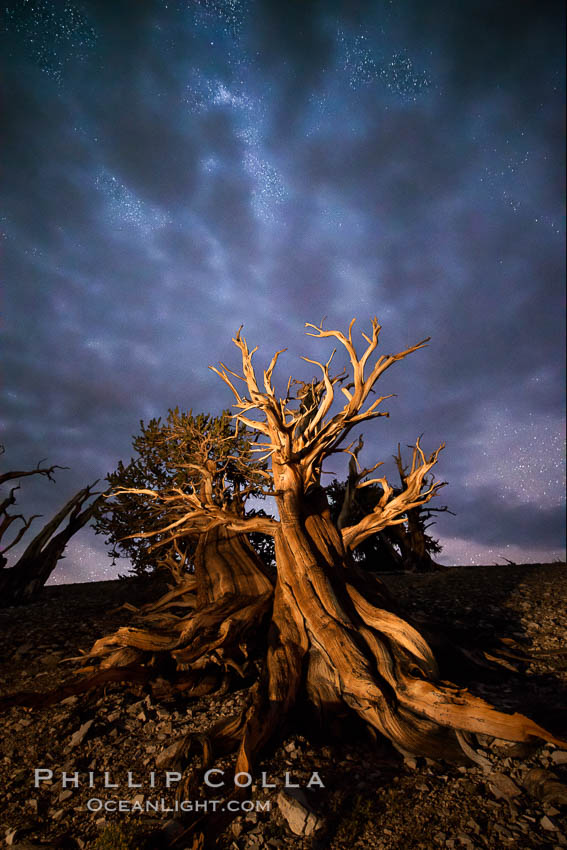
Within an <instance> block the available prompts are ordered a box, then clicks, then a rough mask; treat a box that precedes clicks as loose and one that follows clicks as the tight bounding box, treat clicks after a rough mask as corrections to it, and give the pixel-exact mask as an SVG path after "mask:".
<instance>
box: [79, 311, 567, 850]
mask: <svg viewBox="0 0 567 850" xmlns="http://www.w3.org/2000/svg"><path fill="white" fill-rule="evenodd" d="M353 324H354V320H353V322H351V324H350V326H349V328H348V331H347V333H346V334H343V333H342V332H340V331H337V330H324V329H323V327H322V325H321V326H319V327H317V326H314V325H307V327H309V328H310V329H311V330H310V334H309V335H310V336H314V337H316V338H319V339H327V338H328V339H332V340H335V341H337V342H338V343H339V345H340V347H341V348H342V349H343V350H344V352H345V353H346V355H347V357H348V361H349V362H350V368H351V372H352V374H351V384H349V385H346V386H341V384H343V382H344V380H345V378H344V376H343V373H341V374H339V375H332V374H331V372H330V364H331V361H332V358H333V355H334V353H335V352H333V354H332V355H331V357H329V359H328V360H327V361H326V362H318V361H313V360H308V359H307V358H304V359H306V360H308V362H310V363H314V364H315V365H316V366H318V368H319V369H320V370H321V374H322V379H321V380H320V381H313V382H311V383H305V382H295V383H296V384H297V383H299V390H298V391H296V392H295V394H294V395H293V396H292V395H290V388H291V386H292V380H291V379H290V381H289V382H288V389H287V393H286V395H285V397H283V398H281V397H279V396H278V395H276V391H275V389H274V386H273V383H272V373H273V370H274V368H275V366H276V363H277V360H278V357H279V355H280V354H281V353H282V352H277V353H276V354H275V355H274V357H273V358H272V360H271V362H270V364H269V366H268V367H267V369H266V370H265V371H263V373H262V379H261V382H260V381H259V380H258V376H257V373H256V370H255V368H254V366H253V364H252V357H253V354H254V352H255V351H256V349H253V350H252V351H250V350H249V348H248V345H247V342H246V340H245V338H244V337H243V336H242V335H241V334H240V331H239V332H238V333H237V335H236V337H235V338H234V340H233V341H234V343H235V345H236V347H237V348H238V350H239V352H240V355H241V360H242V371H241V372H236V371H233V370H231V369H228V368H227V367H226V366H224V365H223V364H221V368H220V369H214V371H215V372H217V374H218V375H220V377H221V378H222V379H223V380H224V382H225V383H226V384H227V385H228V386H229V388H230V389H231V391H232V392H233V393H234V395H235V398H236V403H235V407H236V408H237V410H238V413H237V414H236V419H237V421H238V422H240V423H241V424H243V425H244V426H246V427H247V428H248V429H250V430H251V431H252V432H253V433H254V432H255V433H256V434H257V435H258V438H259V439H258V442H257V445H256V446H255V450H256V451H258V452H259V453H261V454H262V458H261V459H262V460H269V461H270V463H271V469H268V470H260V471H259V472H258V474H259V475H261V476H263V477H264V478H265V482H266V493H272V494H273V495H274V497H275V500H276V503H277V508H278V514H279V519H278V520H275V519H269V518H259V517H250V516H246V514H245V513H243V512H242V511H240V510H234V503H233V501H232V499H231V497H230V494H229V492H227V490H226V488H223V487H222V481H221V482H220V487H219V489H218V490H216V489H215V484H214V475H215V472H214V471H213V469H212V468H210V469H209V467H208V464H207V463H206V462H205V463H202V464H200V465H199V469H198V472H199V475H200V477H201V483H200V485H199V486H197V485H195V486H194V487H193V488H192V490H191V491H190V492H187V491H183V490H175V489H172V490H170V491H167V492H163V493H158V492H155V491H150V490H139V491H137V493H138V495H139V496H141V497H142V498H150V499H152V500H155V501H156V504H158V505H159V506H160V509H164V510H165V513H166V514H167V516H168V523H167V525H165V526H164V527H163V528H162V529H161V533H162V535H164V534H166V533H169V534H170V535H171V537H172V538H174V537H176V536H182V535H186V534H188V533H193V534H195V533H198V535H199V544H198V551H199V547H200V549H201V552H202V555H203V558H202V562H201V561H200V560H199V559H196V570H195V577H194V582H195V605H194V608H193V610H192V612H191V614H190V615H188V616H186V617H185V618H184V620H183V622H180V621H178V622H177V623H176V624H175V625H174V628H173V629H171V628H166V629H165V632H164V630H163V629H154V630H152V629H151V628H148V627H146V628H140V629H128V628H127V629H121V630H119V631H118V632H117V633H116V634H115V635H111V636H109V637H108V638H103V639H102V640H100V641H98V642H97V643H96V644H95V646H94V648H93V651H92V653H91V658H92V659H93V660H95V661H96V659H97V658H99V659H101V660H102V663H104V664H111V665H112V664H118V665H120V664H123V658H122V657H121V655H120V653H121V652H122V651H123V650H125V649H128V648H132V649H135V650H136V649H137V650H139V651H140V652H146V653H147V652H148V651H149V652H151V653H153V661H154V663H155V662H156V661H159V658H160V653H162V654H164V655H165V656H167V657H173V658H174V659H175V662H176V664H177V665H178V667H180V668H182V669H183V670H184V671H187V673H188V674H189V675H192V676H193V677H194V680H193V681H194V683H195V687H196V691H193V692H197V693H198V692H199V687H198V683H199V677H201V682H203V681H204V679H205V677H206V676H207V673H208V672H209V671H210V670H211V669H215V668H217V669H218V668H219V667H220V668H221V669H223V670H225V671H227V672H228V671H229V670H230V669H231V668H233V669H236V670H238V669H239V668H240V667H241V665H242V661H243V659H246V657H247V653H248V652H249V648H250V646H251V645H252V643H255V644H256V646H257V647H258V648H259V651H260V652H261V653H262V656H263V659H264V661H263V672H262V674H261V676H260V678H259V679H258V680H257V681H256V683H255V684H254V686H253V687H252V688H251V690H250V694H249V699H248V703H247V705H246V707H245V709H244V710H243V711H242V713H240V714H238V715H236V716H234V717H230V718H223V719H222V720H220V721H219V723H217V725H216V726H214V727H213V728H212V729H211V730H210V731H209V733H208V734H207V736H205V737H203V736H201V739H202V742H203V752H202V760H201V762H202V763H201V767H202V769H206V768H209V767H210V766H211V765H212V764H213V763H214V762H215V760H216V759H217V758H218V757H220V756H221V755H225V754H226V753H228V752H230V751H231V750H233V751H236V758H235V763H234V769H235V772H245V773H247V772H251V771H252V769H253V764H254V763H255V761H256V760H257V758H258V755H259V753H260V752H261V751H262V750H263V749H264V748H265V747H266V746H267V745H268V744H270V742H271V741H272V740H273V738H274V736H275V735H277V734H278V733H280V732H281V731H282V728H283V727H284V724H285V722H286V720H287V718H289V717H290V713H291V711H292V709H293V708H294V707H295V706H296V705H298V704H299V703H302V704H303V706H304V708H306V709H307V710H308V711H310V712H311V713H312V714H314V716H315V717H318V718H319V722H320V723H321V724H323V725H325V724H327V723H328V722H330V721H331V719H332V718H336V717H338V718H342V717H344V716H345V715H351V716H354V717H357V718H359V720H360V721H361V722H362V723H363V724H365V725H366V727H367V728H368V730H369V731H370V732H371V733H372V734H374V735H376V734H380V735H383V736H385V737H386V738H388V739H389V740H390V741H391V742H392V743H393V744H394V746H395V747H396V748H397V749H398V750H400V751H401V752H402V753H415V754H421V755H427V756H431V757H435V758H436V757H441V758H449V759H450V758H452V757H457V758H458V757H459V756H460V757H463V753H466V754H467V755H471V753H472V750H471V743H473V745H474V739H473V738H471V737H470V736H471V735H474V733H483V734H488V735H492V736H495V737H498V738H502V739H505V740H509V741H525V740H528V739H532V738H536V739H540V740H543V741H550V742H553V743H554V744H556V745H557V746H563V747H565V746H567V745H566V744H565V742H562V741H560V740H559V739H558V738H556V737H555V736H554V735H553V734H551V733H550V732H548V731H547V730H545V729H543V728H542V727H541V726H539V725H537V724H536V723H534V722H533V721H531V720H530V719H529V718H527V717H525V716H524V715H521V714H517V713H516V714H507V713H505V712H502V711H498V710H497V709H496V708H494V707H493V706H492V705H490V704H489V703H488V702H486V701H485V700H483V699H480V698H478V697H475V696H473V695H472V694H470V693H469V692H468V691H467V690H466V689H464V688H458V687H455V686H454V685H451V684H450V683H447V682H446V681H442V680H441V679H440V676H439V671H438V668H437V663H436V660H435V658H434V656H433V653H432V651H431V648H430V646H429V645H428V643H427V642H426V640H425V639H424V638H423V637H422V635H421V634H420V633H419V632H418V631H417V630H416V629H415V628H414V627H413V626H412V625H410V624H409V623H408V622H407V621H405V620H404V619H402V618H401V617H400V616H399V615H398V614H397V613H396V606H395V603H394V602H393V600H392V599H391V598H390V596H389V594H388V593H387V591H386V588H385V587H384V585H383V584H382V583H381V582H380V581H379V580H378V579H377V578H376V577H375V576H373V575H371V574H369V573H368V572H364V571H361V570H360V569H359V568H358V567H357V565H356V563H355V562H354V561H353V558H352V552H353V550H354V549H356V547H357V546H358V545H360V543H361V542H363V541H364V540H365V539H367V538H368V537H370V536H372V535H375V534H376V533H378V532H380V531H381V530H383V529H385V528H387V527H389V526H393V525H394V526H395V525H400V524H403V523H404V522H406V517H407V515H408V512H409V511H411V510H413V509H415V508H417V507H421V506H423V505H425V504H426V503H428V502H429V500H430V499H431V498H432V497H433V496H434V495H435V494H436V492H437V491H438V489H439V487H440V486H441V484H440V483H435V482H434V481H431V479H429V483H428V484H427V483H426V482H427V481H428V476H429V474H430V472H431V470H432V468H433V467H434V466H435V464H436V463H437V459H438V456H439V452H440V451H441V449H442V446H440V447H439V448H438V449H437V450H436V451H434V452H433V453H432V454H431V455H429V456H426V455H425V454H424V452H423V450H422V448H421V445H420V443H419V440H417V441H416V444H415V447H414V449H413V457H412V462H411V465H410V468H409V469H408V470H404V473H403V476H402V485H403V486H402V489H401V492H398V493H396V492H395V491H394V489H393V487H391V486H390V484H389V483H388V482H387V480H386V479H385V478H371V477H369V476H371V475H372V473H373V472H374V471H375V470H376V469H377V467H378V466H379V465H380V464H375V465H374V466H372V467H370V468H368V469H364V470H361V471H360V472H358V473H357V475H356V478H357V480H356V482H355V483H354V486H355V487H358V488H360V487H365V486H371V485H372V484H377V485H379V487H380V488H381V491H382V496H381V498H380V499H379V501H378V503H377V504H376V506H375V507H374V509H373V510H372V511H370V512H369V513H367V514H366V515H365V516H363V517H362V518H361V519H359V520H358V521H356V522H354V523H351V522H349V521H346V522H345V523H341V522H337V523H335V522H333V520H332V518H331V514H330V510H329V504H328V501H327V499H326V497H325V492H324V489H323V487H322V486H321V483H320V479H321V473H322V466H323V462H324V461H325V459H326V458H328V457H329V456H331V455H333V454H334V453H336V452H341V451H346V452H348V453H350V454H351V457H352V456H353V455H354V461H355V463H357V462H358V458H357V456H356V455H357V452H356V450H354V451H353V446H354V442H353V443H351V444H350V445H346V446H345V445H344V442H345V439H346V437H347V436H348V435H349V433H350V432H351V431H352V429H353V428H355V427H357V426H359V425H360V424H362V423H363V422H368V421H370V420H372V419H376V418H378V417H380V416H384V415H387V414H385V413H384V412H382V411H380V410H379V409H378V408H379V407H380V405H381V404H382V402H383V401H384V398H377V399H375V400H374V401H373V402H371V403H369V404H368V405H367V399H368V396H369V394H370V392H371V391H372V388H373V387H374V385H375V384H376V382H377V381H378V380H379V378H380V377H381V375H382V374H383V373H384V372H385V371H386V370H387V369H388V368H389V367H390V366H392V365H393V364H394V363H396V362H398V361H399V360H402V359H404V358H405V357H406V356H407V355H409V354H411V353H412V352H415V351H417V350H418V349H420V348H422V347H423V346H424V345H425V344H426V342H427V340H423V341H422V342H420V343H418V344H417V345H414V346H412V347H411V348H408V349H406V350H405V351H401V352H399V353H398V354H393V355H383V356H381V357H379V358H377V359H376V360H375V361H374V362H371V358H372V355H373V354H374V351H375V350H376V348H377V346H378V336H379V332H380V326H379V324H378V322H377V320H376V319H373V321H372V327H371V334H370V336H368V335H366V334H363V337H364V340H365V342H366V347H365V348H364V350H363V352H362V354H360V355H359V354H358V353H357V350H356V348H355V345H354V343H353V340H352V328H353ZM240 382H242V384H243V387H244V389H243V391H241V388H240V387H241V385H240ZM339 387H340V389H341V392H342V393H343V395H344V396H345V398H346V401H345V402H344V403H343V406H342V407H341V405H340V404H337V403H336V402H337V399H336V389H337V388H339ZM253 417H256V418H253ZM130 493H131V494H132V495H134V494H135V493H136V491H130ZM252 532H261V533H264V534H270V535H273V537H274V539H275V551H276V567H277V575H276V577H275V583H274V586H273V591H272V586H271V582H269V581H266V582H265V590H264V589H263V588H261V587H258V586H257V581H258V572H257V571H255V570H254V571H252V572H253V574H252V578H251V580H250V581H248V577H249V572H248V565H249V562H248V560H247V558H248V555H249V550H246V545H245V544H244V543H243V541H244V540H245V539H246V536H247V535H248V534H250V533H252ZM152 533H155V532H149V533H148V535H151V534H152ZM241 544H242V549H243V550H245V551H246V559H245V561H243V560H242V559H241V557H240V552H241V551H242V550H241V548H240V547H241ZM255 566H256V565H255ZM211 600H212V601H211ZM264 604H266V605H267V606H268V607H267V610H268V616H267V617H264V616H263V614H262V617H261V620H262V622H265V620H266V619H267V621H268V628H267V631H266V630H265V628H259V627H258V623H259V616H260V615H259V608H260V607H261V606H262V605H264ZM263 613H265V610H264V612H263ZM172 632H173V634H172ZM162 657H163V655H162ZM209 690H210V689H209ZM189 693H191V691H189ZM467 736H469V737H467ZM193 744H194V741H193V739H191V740H189V741H187V740H184V741H181V742H180V743H179V745H178V746H177V747H176V748H175V752H172V753H171V758H172V759H173V760H177V761H180V760H181V759H183V758H184V757H186V756H187V755H188V753H189V752H190V750H191V748H192V746H193ZM473 755H474V753H473ZM196 782H198V773H196V772H193V773H192V774H190V775H189V777H188V779H187V783H186V786H185V787H184V788H182V789H181V792H180V793H183V794H185V795H187V794H188V793H190V789H191V788H193V790H195V788H196V785H194V783H196ZM201 790H202V786H201ZM222 823H223V819H222V817H219V816H218V815H217V820H216V825H215V828H216V829H218V828H221V826H222ZM209 828H210V829H212V828H213V827H212V824H210V823H209V824H208V825H207V824H206V822H205V821H203V818H200V819H198V821H197V822H194V823H193V825H192V826H190V827H188V830H187V832H186V834H185V835H184V841H185V843H187V841H188V840H189V837H190V833H191V832H192V833H193V836H194V844H193V847H194V848H197V847H202V846H204V842H205V834H206V832H207V829H209Z"/></svg>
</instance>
